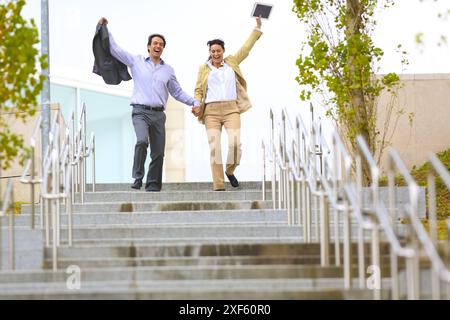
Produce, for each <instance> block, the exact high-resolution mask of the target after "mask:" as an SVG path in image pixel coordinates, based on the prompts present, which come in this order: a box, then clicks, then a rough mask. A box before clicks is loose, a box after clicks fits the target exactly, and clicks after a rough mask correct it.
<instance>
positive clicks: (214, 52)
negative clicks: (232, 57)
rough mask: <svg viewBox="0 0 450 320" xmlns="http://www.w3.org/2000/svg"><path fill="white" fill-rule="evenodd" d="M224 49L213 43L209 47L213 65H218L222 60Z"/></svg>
mask: <svg viewBox="0 0 450 320" xmlns="http://www.w3.org/2000/svg"><path fill="white" fill-rule="evenodd" d="M223 53H224V50H223V48H222V46H221V45H219V44H213V45H211V47H209V56H210V57H211V63H212V65H213V66H215V67H218V66H220V65H221V63H222V61H223Z"/></svg>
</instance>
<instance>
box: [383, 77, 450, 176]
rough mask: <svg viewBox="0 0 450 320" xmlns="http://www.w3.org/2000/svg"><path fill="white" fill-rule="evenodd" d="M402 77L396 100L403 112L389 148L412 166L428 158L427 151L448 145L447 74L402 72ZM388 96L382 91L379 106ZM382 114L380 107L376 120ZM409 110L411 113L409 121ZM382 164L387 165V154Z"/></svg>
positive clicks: (449, 101) (449, 99)
mask: <svg viewBox="0 0 450 320" xmlns="http://www.w3.org/2000/svg"><path fill="white" fill-rule="evenodd" d="M401 80H402V83H403V88H402V89H401V90H400V92H399V95H398V102H399V104H400V106H401V107H402V108H403V109H404V111H405V114H404V115H402V116H401V117H400V120H399V122H398V124H397V127H396V129H395V132H394V136H393V138H392V147H393V148H395V149H397V151H398V152H399V153H400V156H401V157H402V159H403V161H404V162H405V164H406V166H407V167H408V168H410V169H411V168H412V167H413V166H417V165H421V164H423V163H424V162H425V161H427V158H428V156H429V154H430V153H437V152H440V151H443V150H445V149H448V148H450V74H415V75H402V76H401ZM388 99H389V97H388V95H387V94H384V95H383V96H382V98H381V104H380V105H381V106H383V105H386V104H387V103H388ZM385 113H386V112H385V110H383V108H379V121H380V120H382V119H384V118H385ZM409 113H413V121H412V123H411V124H410V122H409V119H408V114H409ZM392 125H393V123H391V126H392ZM382 166H383V167H386V157H384V161H382Z"/></svg>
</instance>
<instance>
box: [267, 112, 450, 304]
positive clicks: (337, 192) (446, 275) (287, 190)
mask: <svg viewBox="0 0 450 320" xmlns="http://www.w3.org/2000/svg"><path fill="white" fill-rule="evenodd" d="M281 116H282V117H281V124H280V125H279V130H278V132H277V134H275V124H274V115H273V111H272V109H271V110H270V118H271V133H270V142H269V143H267V144H266V143H265V142H264V141H263V143H262V145H261V146H262V148H263V156H264V157H268V158H269V161H270V162H271V163H272V164H271V165H273V170H272V187H273V189H272V194H273V195H274V194H279V198H278V208H284V209H287V212H288V223H289V224H291V223H295V222H296V220H295V218H296V215H297V222H298V223H299V224H300V225H303V228H304V232H303V239H304V241H306V242H310V241H311V237H310V236H311V234H310V227H311V216H310V214H311V203H310V202H311V201H312V200H313V201H316V204H317V206H318V207H317V210H318V211H319V213H320V219H318V218H319V216H318V215H316V222H317V223H316V236H317V235H318V234H319V233H320V238H317V240H318V241H319V242H320V245H321V264H322V265H327V264H328V263H329V261H328V260H329V256H328V255H329V252H328V243H329V240H330V239H329V226H328V225H329V223H330V221H329V218H328V210H333V212H334V217H335V218H334V221H335V236H334V241H335V254H336V262H335V263H336V265H339V264H340V249H339V244H340V240H339V223H340V218H341V217H342V218H343V219H344V236H343V240H344V253H343V257H344V283H345V287H346V288H350V287H351V279H352V275H351V242H352V240H351V239H352V237H351V219H352V217H353V218H355V222H356V226H357V227H358V230H359V231H358V237H357V239H358V270H359V283H360V286H361V287H364V285H365V279H364V272H365V270H364V243H365V242H366V240H365V238H364V233H363V232H364V230H371V232H372V235H371V244H372V245H371V256H372V263H373V265H376V266H380V261H381V260H380V243H381V242H380V236H381V234H380V232H382V234H383V235H384V236H385V237H386V239H387V241H388V245H389V247H390V249H391V250H390V254H391V261H392V263H391V274H392V288H391V290H392V294H393V298H394V299H396V298H398V297H399V286H398V279H399V270H398V267H397V259H398V258H399V257H401V258H404V259H406V263H407V265H406V273H407V290H408V295H407V297H408V298H409V299H416V298H418V297H419V295H418V292H419V290H418V289H419V287H418V281H417V279H418V278H419V276H420V275H419V274H418V272H417V270H418V266H419V264H418V257H419V255H420V247H419V245H421V248H423V250H424V251H425V253H426V254H427V256H428V258H429V259H430V261H431V262H432V265H433V268H432V269H433V272H434V275H436V276H437V277H439V279H441V280H442V281H445V282H448V281H450V270H448V268H447V267H446V265H445V263H444V262H443V260H442V258H441V257H440V256H439V253H438V250H437V248H436V245H435V244H434V243H433V242H435V240H433V239H435V238H436V236H435V235H434V236H433V231H432V239H431V240H430V239H429V238H428V236H427V233H426V231H425V229H424V227H423V226H422V224H421V222H420V220H419V219H418V215H417V210H418V191H419V189H418V186H417V184H416V183H415V181H414V180H413V179H412V177H411V176H410V175H409V171H408V170H407V169H406V167H405V166H404V164H403V162H402V161H401V159H400V157H399V156H398V154H396V153H395V152H393V151H390V153H389V159H388V160H389V171H388V176H389V206H388V207H386V204H385V203H384V201H383V200H382V199H381V198H380V195H379V192H380V191H379V184H378V181H379V175H380V170H379V168H378V166H377V165H376V162H375V160H374V158H373V156H372V155H371V153H370V151H369V149H368V147H367V144H366V143H365V141H364V139H363V138H362V137H360V136H359V137H357V148H358V150H359V153H358V154H357V156H356V158H355V161H356V175H354V174H353V173H352V168H353V167H352V166H353V159H352V157H351V156H350V154H349V153H348V152H347V149H346V148H345V146H344V144H343V143H342V140H341V138H340V136H339V134H338V133H337V130H334V131H333V132H332V136H331V140H332V144H331V148H330V147H329V146H328V143H327V141H326V140H325V138H324V136H323V133H322V131H321V125H320V123H319V122H316V120H314V117H313V118H312V124H311V131H310V133H308V131H307V130H306V128H305V126H304V124H303V121H302V119H301V118H300V116H298V117H297V119H296V123H295V128H293V127H292V123H291V121H290V119H289V116H288V114H287V112H286V110H284V109H283V110H282V111H281ZM319 121H320V120H319ZM286 122H287V123H288V124H287V125H286ZM286 126H287V127H288V128H290V129H291V130H290V131H292V130H295V133H294V134H292V133H291V134H289V132H286ZM266 148H268V149H269V152H267V153H266ZM319 160H320V162H319ZM264 161H265V159H264ZM362 161H366V162H367V164H368V168H369V170H370V176H371V181H372V183H371V184H370V189H371V193H370V200H369V202H367V203H365V202H363V187H362V186H363V182H362ZM433 162H435V163H439V161H438V160H437V158H436V159H434V160H433ZM435 167H436V168H435V171H436V173H438V175H441V176H445V177H444V178H443V180H445V181H446V185H447V187H449V188H450V176H449V175H448V173H447V172H446V169H445V168H444V167H443V166H442V165H441V166H439V165H437V164H436V165H435ZM394 168H395V170H396V171H397V172H399V173H400V174H401V175H402V176H403V177H404V179H405V181H406V182H407V185H408V190H409V201H408V203H407V205H405V206H404V207H402V208H400V209H402V210H403V211H404V212H406V213H407V214H408V216H409V219H410V220H411V221H412V223H411V230H410V231H411V232H410V236H411V239H410V241H408V242H406V243H404V240H403V238H402V235H401V234H397V231H396V230H397V229H398V227H397V224H396V219H395V217H396V212H395V210H394V201H395V199H394V197H393V194H394V191H393V186H394V184H393V182H394V180H393V177H394V173H393V170H394ZM263 170H264V175H263V181H264V182H265V162H264V166H263ZM277 171H279V174H277ZM429 179H430V178H429ZM432 181H433V182H434V180H432ZM429 185H430V183H429ZM274 186H276V187H277V188H275V187H274ZM275 189H276V190H275ZM263 190H264V191H263V192H264V194H265V189H263ZM295 193H297V195H296V196H295V195H294V194H295ZM430 194H431V195H430ZM430 194H429V196H430V197H432V196H433V195H434V194H433V193H431V192H430ZM317 201H319V202H317ZM273 203H274V208H276V204H277V201H276V199H275V197H273ZM431 211H432V210H431ZM297 213H298V214H297ZM339 213H343V214H339ZM308 214H309V216H308ZM434 214H435V213H434ZM319 223H320V232H319ZM430 224H432V225H434V226H435V225H436V223H435V222H433V221H431V222H430ZM434 234H435V232H434ZM380 276H381V275H380ZM380 280H381V279H380ZM438 281H439V280H435V278H433V297H438V296H440V295H439V293H435V289H434V287H435V285H434V283H436V282H438ZM380 289H381V281H380V283H379V287H377V288H374V299H380V298H381V291H380Z"/></svg>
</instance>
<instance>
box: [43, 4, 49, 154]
mask: <svg viewBox="0 0 450 320" xmlns="http://www.w3.org/2000/svg"><path fill="white" fill-rule="evenodd" d="M49 33H50V32H49V18H48V0H41V54H42V55H46V58H45V60H46V63H47V68H44V69H42V75H43V76H44V77H45V80H44V86H43V88H42V92H41V104H42V152H41V154H42V155H43V154H45V151H46V150H47V146H48V143H49V133H50V49H49V47H50V45H49V43H50V41H49V38H50V36H49ZM41 159H43V157H41Z"/></svg>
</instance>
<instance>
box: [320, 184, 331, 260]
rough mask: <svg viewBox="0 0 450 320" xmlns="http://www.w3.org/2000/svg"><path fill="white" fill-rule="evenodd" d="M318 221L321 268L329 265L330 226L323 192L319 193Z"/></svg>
mask: <svg viewBox="0 0 450 320" xmlns="http://www.w3.org/2000/svg"><path fill="white" fill-rule="evenodd" d="M320 220H321V222H322V224H321V234H320V261H321V265H322V267H328V266H329V265H330V226H329V217H328V205H327V198H326V196H325V191H324V190H321V192H320Z"/></svg>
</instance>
